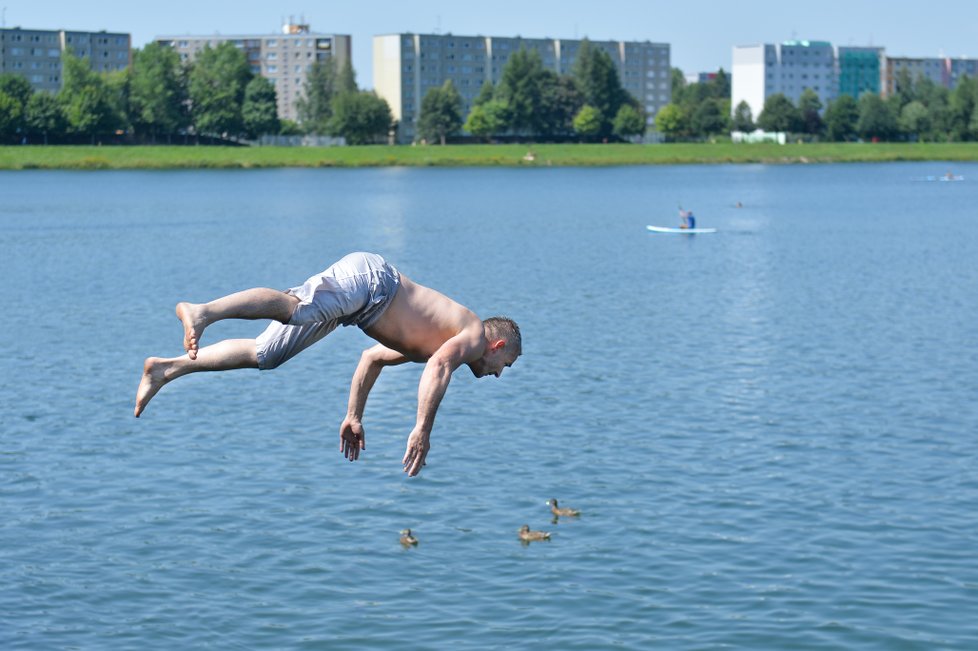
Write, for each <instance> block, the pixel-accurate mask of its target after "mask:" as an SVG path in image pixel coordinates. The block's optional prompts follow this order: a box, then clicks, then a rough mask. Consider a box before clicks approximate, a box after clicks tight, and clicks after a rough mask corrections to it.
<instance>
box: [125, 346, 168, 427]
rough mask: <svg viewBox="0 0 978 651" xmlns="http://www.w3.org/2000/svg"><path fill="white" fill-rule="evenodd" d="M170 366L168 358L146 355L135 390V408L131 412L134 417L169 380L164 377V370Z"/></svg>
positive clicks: (137, 416) (137, 415)
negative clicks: (141, 374)
mask: <svg viewBox="0 0 978 651" xmlns="http://www.w3.org/2000/svg"><path fill="white" fill-rule="evenodd" d="M170 366H171V363H170V362H169V361H168V360H165V359H161V358H159V357H147V358H146V361H145V362H143V377H142V379H141V380H140V381H139V389H138V390H137V391H136V410H135V411H134V412H133V413H134V414H135V416H136V418H139V414H141V413H143V410H144V409H146V405H147V404H149V401H150V400H152V399H153V396H155V395H156V393H157V392H158V391H159V390H160V389H162V388H163V385H164V384H166V383H167V382H169V381H170V380H169V378H167V377H166V370H167V369H168V368H169V367H170Z"/></svg>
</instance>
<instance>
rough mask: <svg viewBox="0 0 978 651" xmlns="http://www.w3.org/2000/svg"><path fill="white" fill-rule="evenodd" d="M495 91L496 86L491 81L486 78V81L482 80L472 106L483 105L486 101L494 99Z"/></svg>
mask: <svg viewBox="0 0 978 651" xmlns="http://www.w3.org/2000/svg"><path fill="white" fill-rule="evenodd" d="M495 91H496V88H495V86H493V85H492V82H491V81H489V80H488V79H486V80H485V81H484V82H482V87H481V88H480V89H479V94H478V95H476V96H475V99H474V100H472V106H482V105H483V104H485V103H486V102H490V101H492V98H493V95H494V93H495Z"/></svg>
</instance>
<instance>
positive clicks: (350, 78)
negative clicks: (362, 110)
mask: <svg viewBox="0 0 978 651" xmlns="http://www.w3.org/2000/svg"><path fill="white" fill-rule="evenodd" d="M357 90H358V88H357V75H356V73H355V72H354V71H353V64H352V63H350V60H349V59H345V60H344V61H343V65H341V66H340V67H339V74H338V76H337V79H336V92H337V93H355V92H357Z"/></svg>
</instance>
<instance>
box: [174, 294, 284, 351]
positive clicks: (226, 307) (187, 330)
mask: <svg viewBox="0 0 978 651" xmlns="http://www.w3.org/2000/svg"><path fill="white" fill-rule="evenodd" d="M298 304H299V299H298V298H296V297H295V296H292V295H291V294H286V293H285V292H281V291H279V290H277V289H269V288H267V287H256V288H254V289H246V290H244V291H243V292H237V293H235V294H229V295H228V296H224V297H222V298H219V299H217V300H214V301H211V302H210V303H177V309H176V312H177V318H178V319H180V321H181V322H182V323H183V348H184V350H186V351H187V354H188V355H189V356H190V359H191V360H194V359H196V358H197V353H198V347H199V344H200V336H201V335H202V334H203V333H204V328H206V327H207V326H209V325H210V324H212V323H214V322H215V321H220V320H221V319H274V320H276V321H280V322H281V323H288V321H289V319H290V318H292V311H293V310H294V309H295V306H296V305H298ZM235 368H237V367H235ZM201 370H204V369H201ZM208 370H210V369H208Z"/></svg>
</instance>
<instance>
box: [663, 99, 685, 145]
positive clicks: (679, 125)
mask: <svg viewBox="0 0 978 651" xmlns="http://www.w3.org/2000/svg"><path fill="white" fill-rule="evenodd" d="M655 128H656V130H657V131H658V132H659V133H661V134H662V135H663V136H665V137H666V138H667V139H675V138H681V137H683V136H685V135H687V133H688V132H689V118H688V117H687V116H686V111H684V110H683V108H682V107H681V106H679V105H678V104H666V105H665V106H663V107H662V108H661V109H659V113H658V114H657V115H656V116H655Z"/></svg>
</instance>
